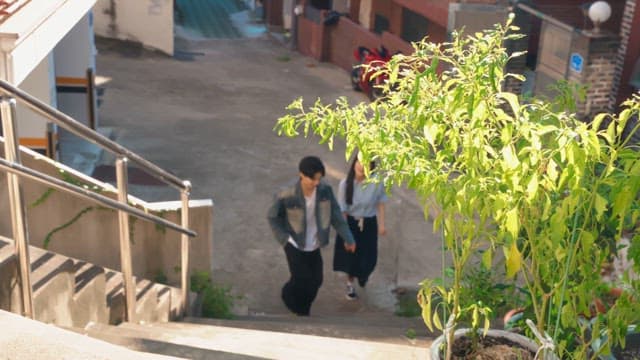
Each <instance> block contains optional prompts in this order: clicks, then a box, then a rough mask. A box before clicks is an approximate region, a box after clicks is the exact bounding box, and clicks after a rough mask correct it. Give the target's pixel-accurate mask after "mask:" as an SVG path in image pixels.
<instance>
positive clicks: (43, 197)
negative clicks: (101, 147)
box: [29, 169, 179, 249]
mask: <svg viewBox="0 0 640 360" xmlns="http://www.w3.org/2000/svg"><path fill="white" fill-rule="evenodd" d="M58 173H59V174H60V177H61V179H62V180H64V181H65V182H67V183H69V184H72V185H76V186H79V187H82V188H85V189H89V188H90V189H91V190H92V191H93V192H95V193H98V194H101V193H103V192H104V188H102V187H100V186H97V185H90V184H88V183H86V182H84V181H82V180H79V179H77V178H75V177H74V176H73V175H71V174H69V173H67V172H66V171H64V170H63V169H58ZM55 191H56V189H54V188H51V187H50V188H47V190H45V192H44V193H43V194H42V195H40V196H39V197H38V198H37V199H36V200H35V201H34V202H33V203H31V204H29V207H31V208H34V207H36V206H38V205H41V204H43V203H45V202H46V201H47V200H48V199H49V198H50V197H51V195H52V194H53V193H54V192H55ZM127 203H128V204H129V205H131V206H134V204H133V203H131V202H127ZM92 210H111V209H109V208H106V207H104V206H87V207H85V208H84V209H82V210H80V211H79V212H78V213H77V214H76V215H74V216H73V217H72V218H71V219H70V220H69V221H67V222H65V223H64V224H62V225H60V226H57V227H55V228H53V229H52V230H51V231H49V232H48V233H47V235H46V236H45V238H44V241H43V242H42V247H43V248H44V249H48V248H49V244H50V243H51V239H52V236H53V235H54V234H55V233H57V232H58V231H61V230H63V229H66V228H68V227H69V226H71V225H73V224H74V223H75V222H76V221H78V220H79V219H80V218H81V217H82V216H83V215H85V214H86V213H88V212H90V211H92ZM111 211H113V210H111ZM166 213H167V211H166V210H161V211H159V212H158V216H160V217H161V218H164V216H165V214H166ZM178 215H179V214H178ZM137 220H138V218H137V217H135V216H132V215H129V241H130V243H131V244H132V245H134V244H135V241H134V233H135V231H134V229H135V224H136V222H137ZM155 229H156V231H158V232H159V233H161V234H165V233H166V226H164V225H162V224H155Z"/></svg>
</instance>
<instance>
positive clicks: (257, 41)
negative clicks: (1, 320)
mask: <svg viewBox="0 0 640 360" xmlns="http://www.w3.org/2000/svg"><path fill="white" fill-rule="evenodd" d="M176 44H177V46H178V50H179V53H180V54H182V55H184V54H190V55H191V56H187V57H185V56H181V59H182V60H178V59H174V58H170V57H167V56H164V55H161V54H157V53H152V52H149V51H146V50H143V49H140V48H136V47H135V46H133V45H131V44H125V43H120V42H115V41H107V40H99V41H98V43H97V46H98V50H99V53H98V57H97V69H98V73H99V75H101V76H105V77H108V78H110V81H109V82H107V83H106V85H105V86H106V92H105V94H104V98H103V103H102V107H101V108H100V125H101V126H108V127H113V128H114V130H115V134H116V137H117V141H119V142H120V143H122V144H123V145H125V146H127V147H129V148H130V149H132V150H133V151H135V152H137V153H139V154H141V155H143V156H145V157H146V158H147V159H149V160H151V161H152V162H154V163H156V164H158V165H160V166H162V167H163V168H165V169H168V170H170V171H172V172H174V173H176V174H177V175H178V176H180V177H182V178H186V179H190V180H191V181H192V183H193V185H194V191H193V195H194V198H212V199H213V201H214V203H215V209H214V259H213V260H214V261H213V263H214V277H215V279H214V280H215V281H216V282H219V283H224V284H230V285H232V287H233V290H234V292H236V293H238V294H242V295H244V299H245V300H244V301H245V303H246V304H247V306H248V308H249V311H250V312H251V313H269V314H278V313H286V309H285V308H284V306H283V305H282V304H281V302H280V300H279V291H280V287H281V285H282V283H284V281H285V280H286V278H287V276H288V271H287V267H286V262H285V258H284V254H283V251H282V249H281V248H280V247H279V246H278V245H277V243H276V242H275V241H274V240H273V238H272V235H271V232H270V230H269V227H268V224H267V221H266V211H267V208H268V206H269V204H270V201H271V199H272V194H273V193H274V191H275V189H276V188H277V187H278V186H279V185H280V184H283V183H286V182H288V181H289V180H290V179H292V178H294V177H295V176H296V173H297V163H298V160H299V159H300V157H302V156H304V155H308V154H316V155H319V156H320V157H321V158H322V159H323V160H324V161H325V164H326V166H327V170H328V173H327V180H328V181H329V182H330V183H331V184H333V185H334V188H336V187H337V184H338V181H339V179H340V178H342V177H343V176H345V169H346V168H347V164H346V162H345V158H344V153H343V149H344V146H343V145H342V144H340V143H339V144H337V146H336V151H334V152H330V151H328V149H327V148H326V147H325V146H323V145H318V144H317V141H316V140H315V139H302V138H296V139H288V138H281V137H278V136H277V135H276V134H275V133H274V132H273V131H272V129H273V126H274V124H275V122H276V119H277V118H278V117H280V116H282V115H283V114H284V113H285V110H284V109H285V106H286V105H287V104H289V103H290V102H291V101H292V100H294V99H295V98H297V97H299V96H302V97H304V98H305V99H307V101H313V100H315V99H316V98H321V99H323V100H324V101H332V100H334V99H335V98H336V97H338V96H346V97H347V98H348V99H349V100H350V101H352V102H358V101H366V98H365V97H364V96H363V95H362V94H359V93H355V92H353V91H352V90H351V88H350V86H349V78H348V74H346V73H345V72H344V71H343V70H341V69H338V68H336V67H334V66H332V65H330V64H325V63H317V62H316V61H314V60H311V59H309V58H305V57H302V56H300V55H299V54H295V53H290V52H289V51H288V50H286V48H285V47H284V46H282V45H281V44H280V43H278V42H277V41H275V40H273V39H272V38H270V37H268V36H263V37H259V38H252V39H239V40H211V39H209V40H198V41H195V40H188V39H183V38H178V39H177V41H176ZM185 60H187V61H185ZM131 190H132V193H133V194H134V195H139V196H140V197H142V198H143V199H145V200H176V199H177V194H172V195H171V196H168V195H167V194H166V191H165V190H166V189H165V188H161V187H156V186H132V189H131ZM387 213H388V216H387V217H388V224H387V229H388V232H389V234H388V235H387V236H386V237H385V238H382V239H381V241H380V258H379V264H378V267H377V269H376V271H375V272H374V274H373V276H372V278H371V281H370V285H369V286H368V288H367V290H366V292H364V293H363V294H362V295H363V296H362V299H361V300H360V301H356V302H349V301H347V300H346V299H344V280H343V278H342V276H341V275H340V274H335V273H333V272H332V271H331V270H330V264H331V261H332V250H331V249H329V248H327V249H325V251H324V252H323V257H324V259H325V283H324V285H323V287H322V289H321V291H320V293H319V296H318V300H317V301H316V304H315V305H314V308H313V309H312V315H323V314H324V315H335V314H343V313H364V312H369V313H370V312H376V311H389V309H391V308H392V307H393V303H394V300H395V299H394V296H393V295H392V294H391V290H392V289H393V288H395V287H396V285H397V284H399V285H402V286H415V285H416V284H417V282H418V281H419V280H421V279H422V278H424V277H425V276H438V274H439V272H440V266H441V265H440V258H441V253H440V251H439V250H438V249H439V248H440V242H439V240H437V237H435V236H433V235H432V234H431V224H430V223H428V222H425V221H424V219H423V216H422V211H421V209H420V206H419V205H418V203H417V202H416V201H415V199H414V197H413V196H412V194H411V193H410V192H408V191H405V190H402V189H397V190H394V194H393V196H392V198H391V200H390V203H389V205H388V211H387Z"/></svg>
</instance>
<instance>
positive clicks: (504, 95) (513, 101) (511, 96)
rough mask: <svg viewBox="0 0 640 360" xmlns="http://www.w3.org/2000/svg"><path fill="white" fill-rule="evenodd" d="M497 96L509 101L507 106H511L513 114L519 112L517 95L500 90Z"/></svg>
mask: <svg viewBox="0 0 640 360" xmlns="http://www.w3.org/2000/svg"><path fill="white" fill-rule="evenodd" d="M497 96H498V97H499V98H502V99H504V100H506V101H507V102H508V103H509V106H510V107H511V111H512V112H513V113H514V114H519V113H520V102H519V101H518V96H517V95H516V94H513V93H509V92H501V93H498V94H497Z"/></svg>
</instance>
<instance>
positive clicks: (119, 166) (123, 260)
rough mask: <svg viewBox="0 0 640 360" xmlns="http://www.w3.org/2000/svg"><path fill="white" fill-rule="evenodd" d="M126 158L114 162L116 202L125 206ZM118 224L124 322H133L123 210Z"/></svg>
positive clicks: (133, 299)
mask: <svg viewBox="0 0 640 360" xmlns="http://www.w3.org/2000/svg"><path fill="white" fill-rule="evenodd" d="M127 163H128V160H127V158H119V159H118V160H116V182H117V185H118V201H119V202H121V203H122V204H125V205H126V204H127V198H128V193H127V183H128V177H127ZM118 223H119V225H120V267H121V270H122V277H123V280H124V296H125V308H126V311H125V321H129V322H132V321H134V320H135V311H136V292H135V291H136V290H135V286H134V283H133V270H132V267H131V243H130V236H129V214H127V212H126V211H124V210H118Z"/></svg>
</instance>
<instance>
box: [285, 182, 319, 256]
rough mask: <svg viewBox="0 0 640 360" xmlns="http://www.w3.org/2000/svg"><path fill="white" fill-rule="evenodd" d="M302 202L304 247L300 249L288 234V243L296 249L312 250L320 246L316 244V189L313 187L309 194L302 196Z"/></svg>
mask: <svg viewBox="0 0 640 360" xmlns="http://www.w3.org/2000/svg"><path fill="white" fill-rule="evenodd" d="M304 203H305V207H306V211H305V213H306V219H305V220H306V224H307V226H306V228H307V232H306V234H305V243H304V248H302V249H300V248H299V247H298V244H296V242H295V241H294V240H293V238H292V237H291V236H289V243H291V245H293V246H294V247H295V248H296V249H298V250H302V251H309V252H310V251H314V250H316V249H318V248H319V247H320V245H319V244H318V223H317V222H316V190H315V189H313V193H312V194H311V195H310V196H305V197H304Z"/></svg>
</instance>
